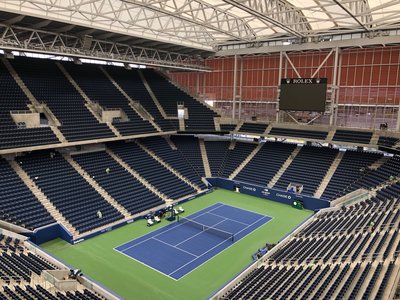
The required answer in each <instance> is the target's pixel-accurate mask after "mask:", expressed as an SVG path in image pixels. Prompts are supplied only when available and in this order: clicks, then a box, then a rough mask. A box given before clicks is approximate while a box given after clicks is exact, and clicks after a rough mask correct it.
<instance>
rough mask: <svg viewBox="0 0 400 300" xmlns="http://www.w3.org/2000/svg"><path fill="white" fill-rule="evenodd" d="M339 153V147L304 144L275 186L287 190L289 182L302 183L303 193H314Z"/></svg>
mask: <svg viewBox="0 0 400 300" xmlns="http://www.w3.org/2000/svg"><path fill="white" fill-rule="evenodd" d="M337 153H338V150H337V149H331V148H326V147H319V148H318V147H312V146H303V147H302V149H301V150H300V152H299V153H298V154H297V156H296V157H295V158H294V160H293V161H292V163H291V164H290V165H289V167H288V168H287V169H286V171H285V172H284V173H283V175H282V176H281V177H280V178H279V180H278V182H277V183H276V184H275V187H277V188H280V189H283V190H286V188H287V187H288V185H289V183H295V184H302V185H303V192H302V193H303V194H306V195H314V193H315V191H316V190H317V188H318V186H319V185H320V183H321V181H322V179H323V178H324V176H325V174H326V173H327V171H328V169H329V167H330V166H331V164H332V162H333V160H334V159H335V157H336V155H337ZM311 170H312V172H310V171H311Z"/></svg>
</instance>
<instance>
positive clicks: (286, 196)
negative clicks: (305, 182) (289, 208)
mask: <svg viewBox="0 0 400 300" xmlns="http://www.w3.org/2000/svg"><path fill="white" fill-rule="evenodd" d="M276 196H277V197H280V198H285V199H290V198H289V197H290V196H288V195H284V194H278V193H276Z"/></svg>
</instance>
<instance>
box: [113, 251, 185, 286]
mask: <svg viewBox="0 0 400 300" xmlns="http://www.w3.org/2000/svg"><path fill="white" fill-rule="evenodd" d="M114 250H115V251H117V252H118V253H120V254H122V255H125V256H126V257H129V258H130V259H132V260H134V261H136V262H138V263H139V264H141V265H143V266H146V267H148V268H150V269H152V270H154V271H156V272H158V273H160V274H162V275H164V276H167V277H169V278H171V279H173V280H175V281H178V280H179V279H180V278H179V279H176V278H174V277H171V276H169V275H168V274H167V273H164V272H162V271H160V270H158V269H156V268H153V267H152V266H150V265H148V264H146V263H144V262H142V261H140V260H137V259H136V258H134V257H132V256H129V255H128V254H125V253H124V252H121V251H118V250H116V249H115V248H114Z"/></svg>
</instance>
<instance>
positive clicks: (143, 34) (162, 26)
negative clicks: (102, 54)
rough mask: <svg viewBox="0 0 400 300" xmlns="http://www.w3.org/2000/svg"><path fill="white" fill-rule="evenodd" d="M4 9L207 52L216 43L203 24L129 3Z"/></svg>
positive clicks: (32, 1)
mask: <svg viewBox="0 0 400 300" xmlns="http://www.w3.org/2000/svg"><path fill="white" fill-rule="evenodd" d="M0 10H3V11H7V12H11V13H15V14H22V15H24V14H26V15H29V16H36V17H41V18H43V19H49V20H54V21H59V22H63V23H69V24H73V25H79V26H84V27H88V28H94V29H98V30H103V31H110V32H114V33H118V34H125V35H130V36H135V37H140V38H145V39H152V40H157V41H159V42H167V43H175V44H179V45H182V46H186V47H194V48H198V49H202V50H206V51H212V50H213V49H212V46H211V45H214V44H215V43H216V39H215V37H214V36H213V34H212V33H211V32H210V31H209V30H206V28H205V27H203V26H201V25H197V24H194V23H193V22H188V21H187V20H185V19H179V18H175V17H173V16H169V15H166V14H165V13H161V12H158V11H155V10H151V9H148V8H146V7H144V6H138V5H135V4H133V3H131V2H128V1H115V0H7V1H4V2H3V3H0Z"/></svg>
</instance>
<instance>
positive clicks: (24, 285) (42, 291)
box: [0, 234, 103, 300]
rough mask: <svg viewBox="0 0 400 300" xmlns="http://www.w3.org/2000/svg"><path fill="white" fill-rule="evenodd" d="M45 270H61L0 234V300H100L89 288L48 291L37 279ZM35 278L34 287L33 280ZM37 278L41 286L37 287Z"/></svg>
mask: <svg viewBox="0 0 400 300" xmlns="http://www.w3.org/2000/svg"><path fill="white" fill-rule="evenodd" d="M44 270H48V271H50V270H60V268H58V267H56V266H55V265H53V264H52V263H50V262H49V261H47V260H46V259H44V258H42V257H41V256H40V255H38V254H35V253H34V252H32V251H31V249H28V248H27V247H26V246H25V244H24V242H23V241H21V240H19V239H18V238H13V237H10V236H6V235H4V234H0V274H1V275H0V282H2V283H3V284H2V288H1V289H0V299H4V300H8V299H15V300H22V299H23V300H36V299H52V300H56V299H76V300H77V299H80V300H101V299H103V298H102V297H101V296H99V295H97V294H96V293H95V292H94V291H91V290H89V289H88V288H84V289H82V291H83V292H80V291H79V290H70V291H67V292H65V291H60V290H58V289H57V288H56V287H55V286H53V285H51V287H50V284H49V282H47V281H44V278H42V277H39V276H41V274H42V271H44ZM68 271H69V270H68ZM34 276H35V282H36V283H34V281H33V280H32V279H33V278H34ZM38 278H40V279H39V280H40V281H41V282H43V285H42V284H38V283H37V282H38ZM44 284H45V285H44ZM82 287H83V286H82Z"/></svg>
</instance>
